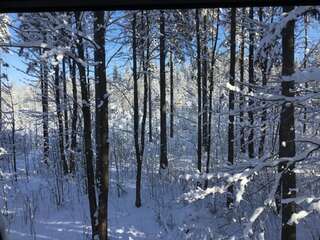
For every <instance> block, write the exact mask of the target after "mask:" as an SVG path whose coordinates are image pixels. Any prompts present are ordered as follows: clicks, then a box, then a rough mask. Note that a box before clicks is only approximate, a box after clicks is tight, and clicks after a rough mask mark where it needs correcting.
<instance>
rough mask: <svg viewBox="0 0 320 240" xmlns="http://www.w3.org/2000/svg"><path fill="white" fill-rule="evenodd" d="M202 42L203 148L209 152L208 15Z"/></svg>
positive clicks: (204, 23)
mask: <svg viewBox="0 0 320 240" xmlns="http://www.w3.org/2000/svg"><path fill="white" fill-rule="evenodd" d="M202 35H203V38H202V39H203V42H202V66H203V67H202V108H203V111H202V136H203V143H202V145H203V147H204V150H205V151H206V152H208V47H207V41H208V40H207V14H206V13H205V14H204V16H203V33H202Z"/></svg>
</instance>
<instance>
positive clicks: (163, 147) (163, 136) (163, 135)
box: [160, 10, 168, 169]
mask: <svg viewBox="0 0 320 240" xmlns="http://www.w3.org/2000/svg"><path fill="white" fill-rule="evenodd" d="M165 51H166V50H165V18H164V11H163V10H160V168H161V169H166V168H167V167H168V156H167V109H166V69H165V67H166V66H165V64H166V53H165Z"/></svg>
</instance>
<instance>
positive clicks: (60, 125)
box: [54, 64, 69, 174]
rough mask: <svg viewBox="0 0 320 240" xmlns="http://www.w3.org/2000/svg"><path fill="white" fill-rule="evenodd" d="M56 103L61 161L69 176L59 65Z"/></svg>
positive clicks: (56, 74) (56, 75)
mask: <svg viewBox="0 0 320 240" xmlns="http://www.w3.org/2000/svg"><path fill="white" fill-rule="evenodd" d="M54 71H55V77H54V83H55V101H56V109H57V117H58V132H59V136H58V137H59V150H60V161H61V166H62V168H63V172H64V174H68V172H69V170H68V164H67V160H66V155H65V151H64V135H63V119H62V117H63V116H62V109H61V102H60V74H59V64H57V65H56V66H55V69H54Z"/></svg>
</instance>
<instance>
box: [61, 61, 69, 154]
mask: <svg viewBox="0 0 320 240" xmlns="http://www.w3.org/2000/svg"><path fill="white" fill-rule="evenodd" d="M62 80H63V117H64V136H65V137H64V139H65V142H66V146H65V149H66V152H67V156H68V152H69V146H70V143H69V116H68V98H67V96H68V93H67V78H66V58H65V57H64V58H63V60H62Z"/></svg>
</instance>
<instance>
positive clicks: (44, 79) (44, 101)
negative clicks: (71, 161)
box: [40, 51, 49, 165]
mask: <svg viewBox="0 0 320 240" xmlns="http://www.w3.org/2000/svg"><path fill="white" fill-rule="evenodd" d="M40 54H41V51H40ZM40 68H41V69H40V74H41V75H40V78H41V79H40V81H41V105H42V129H43V162H44V163H45V164H46V165H48V164H49V163H48V162H49V116H48V114H49V112H48V110H49V108H48V106H49V105H48V67H47V64H46V62H41V67H40Z"/></svg>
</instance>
